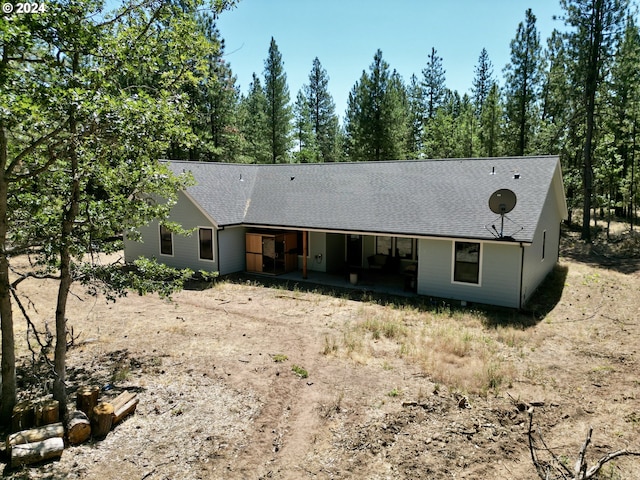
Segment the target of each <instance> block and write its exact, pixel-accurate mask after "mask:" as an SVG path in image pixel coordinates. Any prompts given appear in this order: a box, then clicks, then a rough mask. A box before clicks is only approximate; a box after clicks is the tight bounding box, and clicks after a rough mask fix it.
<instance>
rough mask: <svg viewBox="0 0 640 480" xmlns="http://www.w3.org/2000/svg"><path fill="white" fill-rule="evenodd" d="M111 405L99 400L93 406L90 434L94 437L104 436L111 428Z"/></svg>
mask: <svg viewBox="0 0 640 480" xmlns="http://www.w3.org/2000/svg"><path fill="white" fill-rule="evenodd" d="M112 416H113V405H111V404H110V403H107V402H100V403H99V404H98V405H96V406H95V407H94V408H93V415H91V434H92V435H93V436H94V437H96V438H101V437H105V436H106V435H107V433H109V430H111V422H112V418H113V417H112Z"/></svg>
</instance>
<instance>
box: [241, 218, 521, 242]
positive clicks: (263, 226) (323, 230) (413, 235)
mask: <svg viewBox="0 0 640 480" xmlns="http://www.w3.org/2000/svg"><path fill="white" fill-rule="evenodd" d="M242 226H244V227H245V228H257V229H272V230H296V231H298V230H305V231H308V232H318V233H335V234H341V235H374V236H389V237H400V238H417V239H425V240H451V241H460V240H472V241H475V242H483V243H495V244H501V245H505V244H509V245H524V246H530V245H531V244H532V243H533V241H532V240H529V239H514V240H499V239H496V238H493V239H492V238H487V237H480V236H451V235H436V234H424V233H411V232H407V233H398V232H389V231H383V230H375V231H373V230H348V229H332V228H318V227H300V226H293V225H271V224H263V223H245V224H242Z"/></svg>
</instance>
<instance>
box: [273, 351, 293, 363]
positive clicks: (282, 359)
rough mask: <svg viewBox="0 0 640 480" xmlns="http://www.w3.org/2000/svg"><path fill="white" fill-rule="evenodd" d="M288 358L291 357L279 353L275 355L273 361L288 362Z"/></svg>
mask: <svg viewBox="0 0 640 480" xmlns="http://www.w3.org/2000/svg"><path fill="white" fill-rule="evenodd" d="M288 359H289V357H287V356H286V355H284V354H282V353H277V354H276V355H274V356H273V361H274V362H276V363H282V362H286V361H287V360H288Z"/></svg>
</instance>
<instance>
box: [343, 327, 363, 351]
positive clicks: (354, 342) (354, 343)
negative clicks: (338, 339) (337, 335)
mask: <svg viewBox="0 0 640 480" xmlns="http://www.w3.org/2000/svg"><path fill="white" fill-rule="evenodd" d="M342 341H343V343H344V348H345V349H346V350H347V352H348V353H353V352H355V351H357V350H360V346H361V339H360V338H359V337H358V336H357V335H356V334H355V333H353V332H345V333H344V335H343V339H342Z"/></svg>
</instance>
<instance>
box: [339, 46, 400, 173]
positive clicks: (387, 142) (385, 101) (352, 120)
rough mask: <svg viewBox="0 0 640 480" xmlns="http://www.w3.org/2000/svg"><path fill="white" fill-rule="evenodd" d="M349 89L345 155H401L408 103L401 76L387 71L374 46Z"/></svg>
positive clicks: (360, 157)
mask: <svg viewBox="0 0 640 480" xmlns="http://www.w3.org/2000/svg"><path fill="white" fill-rule="evenodd" d="M369 72H370V73H369V74H367V73H366V72H362V76H361V77H360V80H359V81H358V82H356V84H355V85H354V87H353V88H352V90H351V92H350V93H349V101H348V108H347V113H346V117H345V131H346V136H347V155H348V156H349V158H350V159H351V160H354V161H360V160H390V159H398V158H405V156H406V138H407V126H408V123H407V118H408V107H407V101H406V92H405V88H404V85H403V83H402V79H401V78H400V76H399V75H398V74H397V72H395V71H394V72H393V73H390V72H389V64H388V63H387V62H386V61H384V60H383V58H382V51H380V50H378V51H377V52H376V53H375V55H374V58H373V63H372V64H371V66H370V67H369Z"/></svg>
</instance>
